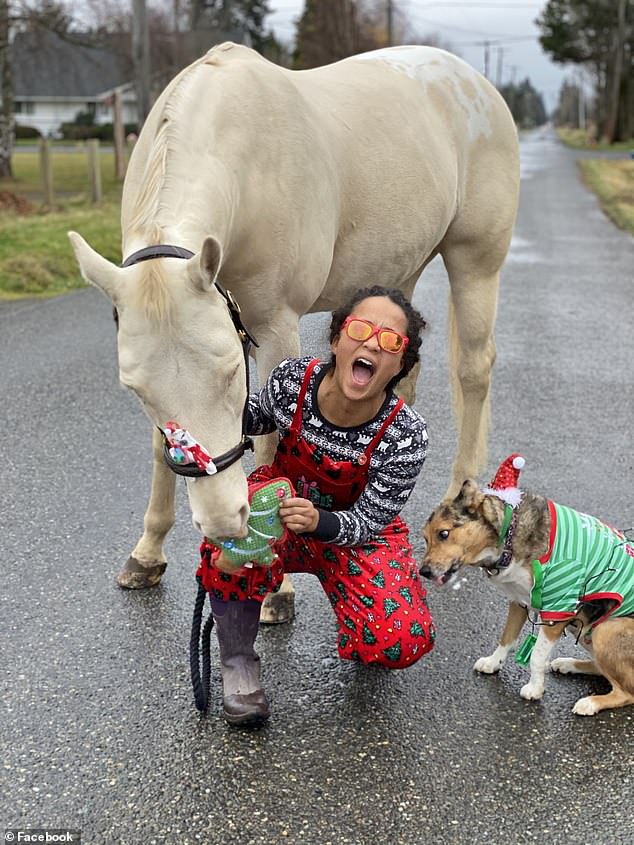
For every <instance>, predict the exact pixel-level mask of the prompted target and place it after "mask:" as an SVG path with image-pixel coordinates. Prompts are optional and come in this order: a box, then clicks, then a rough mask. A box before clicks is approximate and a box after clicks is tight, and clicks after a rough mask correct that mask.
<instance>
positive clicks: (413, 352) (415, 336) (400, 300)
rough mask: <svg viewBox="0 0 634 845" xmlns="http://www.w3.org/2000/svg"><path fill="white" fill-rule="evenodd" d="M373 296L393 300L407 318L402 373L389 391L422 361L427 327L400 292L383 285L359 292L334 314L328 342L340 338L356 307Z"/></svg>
mask: <svg viewBox="0 0 634 845" xmlns="http://www.w3.org/2000/svg"><path fill="white" fill-rule="evenodd" d="M373 296H387V298H388V299H391V300H392V302H393V303H394V304H395V305H398V306H399V308H401V309H402V310H403V312H404V314H405V316H406V318H407V337H408V339H409V343H408V344H407V346H406V347H405V352H404V354H403V366H402V367H401V370H400V372H398V373H397V374H396V375H395V376H394V378H393V379H392V380H391V381H390V382H389V384H388V385H387V390H393V389H394V386H395V385H396V384H398V382H399V381H400V380H401V379H402V378H405V376H406V375H407V374H408V373H409V372H410V370H411V369H412V367H413V366H414V365H415V364H417V363H418V362H419V361H420V355H419V350H420V347H421V344H422V342H423V339H422V337H421V333H422V332H423V331H424V330H425V328H426V327H427V323H426V321H425V318H424V317H423V315H422V314H421V313H420V311H417V310H416V308H414V306H413V305H412V303H411V302H410V301H409V300H408V299H406V298H405V296H404V295H403V294H402V293H401V291H400V290H397V289H396V288H384V287H382V286H381V285H372V286H371V287H367V288H362V289H361V290H358V291H357V292H356V293H355V294H354V295H353V296H352V297H351V298H350V299H349V300H348V302H346V304H345V305H342V306H341V308H337V310H336V311H333V312H332V319H331V321H330V333H329V336H328V340H329V342H330V343H332V342H333V341H334V340H335V339H336V338H337V337H338V336H339V334H340V333H341V327H342V325H343V322H344V320H345V319H346V317H349V316H350V314H352V311H353V309H354V306H355V305H357V304H358V303H359V302H361V301H362V300H364V299H369V298H370V297H373ZM331 361H332V363H335V362H336V355H334V354H333V355H332V358H331Z"/></svg>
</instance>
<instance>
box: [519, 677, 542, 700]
mask: <svg viewBox="0 0 634 845" xmlns="http://www.w3.org/2000/svg"><path fill="white" fill-rule="evenodd" d="M520 695H521V696H522V698H526V699H527V700H528V701H537V700H538V699H540V698H542V696H543V695H544V685H543V684H533V683H531V682H530V681H529V682H528V683H527V684H524V686H523V687H522V689H521V690H520Z"/></svg>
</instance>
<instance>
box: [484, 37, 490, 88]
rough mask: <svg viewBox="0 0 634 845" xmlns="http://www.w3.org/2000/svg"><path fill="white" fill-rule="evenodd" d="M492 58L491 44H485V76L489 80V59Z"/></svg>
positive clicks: (486, 42)
mask: <svg viewBox="0 0 634 845" xmlns="http://www.w3.org/2000/svg"><path fill="white" fill-rule="evenodd" d="M490 56H491V42H490V41H485V42H484V75H485V76H486V78H487V79H488V78H489V59H490Z"/></svg>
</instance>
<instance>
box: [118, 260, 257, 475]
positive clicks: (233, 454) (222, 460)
mask: <svg viewBox="0 0 634 845" xmlns="http://www.w3.org/2000/svg"><path fill="white" fill-rule="evenodd" d="M194 255H195V253H193V252H191V250H189V249H185V247H182V246H172V245H171V244H156V245H154V246H146V247H143V249H139V250H137V251H136V252H133V253H132V255H129V256H128V257H127V258H126V259H125V261H124V262H123V263H122V264H121V267H131V266H132V265H133V264H138V263H139V262H141V261H150V260H151V259H154V258H182V259H185V260H187V259H189V258H193V257H194ZM214 287H215V288H216V290H217V291H218V293H219V294H220V296H222V298H223V299H224V301H225V302H226V304H227V308H228V309H229V316H230V317H231V322H232V323H233V327H234V328H235V330H236V332H237V334H238V337H239V338H240V343H241V344H242V352H243V355H244V368H245V371H246V379H247V398H246V401H245V403H244V408H243V410H242V438H241V440H240V442H239V443H238V444H237V445H236V446H234V447H233V448H231V449H229V450H228V451H226V452H223V454H222V455H218V457H217V458H216V457H214V459H213V461H214V464H215V466H216V469H217V471H218V472H220V471H221V470H223V469H227V467H230V466H231V465H232V464H234V463H235V462H236V461H238V460H240V458H241V457H242V456H243V455H244V453H245V452H246V451H247V450H248V449H253V440H251V438H250V437H249V436H248V435H247V414H248V408H249V350H250V348H251V345H253V346H258V342H257V341H256V339H255V338H254V337H253V335H252V334H251V332H250V331H249V330H248V329H247V327H246V326H245V325H244V323H243V322H242V318H241V317H240V306H239V305H238V303H237V302H236V300H235V298H234V296H233V294H232V293H231V291H230V290H225V288H223V286H222V285H221V284H220V283H219V282H217V281H216V282H214ZM157 428H158V430H159V431H160V432H161V435H162V436H163V458H164V460H165V463H166V464H167V465H168V467H169V468H170V469H171V470H172V471H173V472H175V473H176V474H177V475H183V476H185V477H187V478H208V477H209V476H208V475H207V473H206V472H205V470H204V469H201V468H200V467H199V466H198V464H177V463H176V461H174V460H173V459H172V456H171V455H170V453H169V444H168V442H167V437H166V436H165V432H164V431H163V429H162V428H161V427H160V426H157Z"/></svg>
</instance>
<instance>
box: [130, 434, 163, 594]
mask: <svg viewBox="0 0 634 845" xmlns="http://www.w3.org/2000/svg"><path fill="white" fill-rule="evenodd" d="M175 491H176V476H175V475H174V473H173V472H172V470H171V469H169V467H168V466H167V464H166V463H165V461H164V460H163V438H162V437H161V434H160V432H159V431H157V430H154V432H153V434H152V488H151V491H150V501H149V502H148V506H147V510H146V512H145V517H144V518H143V535H142V536H141V539H140V540H139V542H138V543H137V544H136V546H135V547H134V550H133V552H132V554H131V555H130V557H129V558H128V560H127V563H126V565H125V566H124V567H123V569H122V570H121V572H120V573H119V575H118V576H117V583H118V584H119V586H120V587H125V588H126V589H128V590H139V589H141V588H142V587H155V586H156V585H157V584H158V583H159V582H160V580H161V575H162V574H163V573H164V572H165V567H166V566H167V561H166V559H165V555H164V554H163V541H164V540H165V537H166V536H167V533H168V531H169V530H170V528H171V527H172V525H174V519H175V511H174V494H175Z"/></svg>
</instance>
